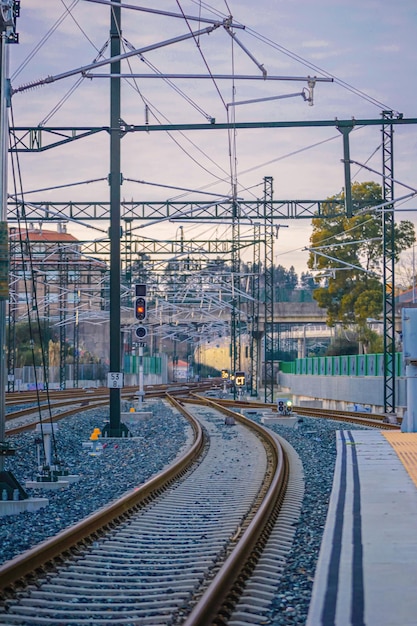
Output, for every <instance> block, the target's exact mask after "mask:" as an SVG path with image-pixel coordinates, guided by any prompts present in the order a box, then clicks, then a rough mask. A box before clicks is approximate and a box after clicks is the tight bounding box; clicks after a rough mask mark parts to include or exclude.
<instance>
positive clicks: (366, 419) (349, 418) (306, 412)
mask: <svg viewBox="0 0 417 626" xmlns="http://www.w3.org/2000/svg"><path fill="white" fill-rule="evenodd" d="M193 395H194V396H195V397H196V398H197V400H198V398H201V396H200V395H199V394H198V393H194V394H193ZM216 402H217V403H218V404H221V405H222V406H225V407H235V408H236V409H253V410H256V409H259V410H263V411H265V410H270V411H273V412H276V411H277V405H276V404H275V403H265V402H256V401H247V400H229V399H225V398H217V399H216ZM292 411H293V415H298V416H300V417H303V416H305V417H317V418H321V419H330V420H335V421H340V422H348V423H351V424H356V425H359V426H368V427H369V428H381V429H386V430H398V429H399V428H400V427H401V421H402V420H401V418H399V419H398V424H393V423H390V422H387V421H386V420H385V416H384V415H382V414H377V413H363V412H360V411H342V410H339V409H315V408H310V407H299V406H293V409H292Z"/></svg>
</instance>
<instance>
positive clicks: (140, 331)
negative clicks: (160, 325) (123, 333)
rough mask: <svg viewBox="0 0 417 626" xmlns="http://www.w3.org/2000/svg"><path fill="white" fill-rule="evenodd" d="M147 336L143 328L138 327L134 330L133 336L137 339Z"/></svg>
mask: <svg viewBox="0 0 417 626" xmlns="http://www.w3.org/2000/svg"><path fill="white" fill-rule="evenodd" d="M147 334H148V331H147V330H146V328H145V327H144V326H138V327H137V328H136V330H135V335H136V337H137V338H138V339H143V338H144V337H146V335H147Z"/></svg>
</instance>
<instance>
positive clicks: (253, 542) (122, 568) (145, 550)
mask: <svg viewBox="0 0 417 626" xmlns="http://www.w3.org/2000/svg"><path fill="white" fill-rule="evenodd" d="M171 401H172V402H173V403H174V405H176V407H177V409H178V410H181V412H183V413H184V414H186V415H187V416H188V419H190V421H191V422H192V423H193V428H194V433H195V441H194V443H193V445H192V447H191V449H190V450H189V451H188V452H187V453H186V454H185V455H184V456H183V457H181V459H180V460H179V461H178V462H177V463H176V464H175V467H172V468H170V469H169V470H166V471H165V472H163V473H161V474H160V475H158V476H156V477H154V478H153V479H152V480H151V481H149V482H148V483H146V484H145V485H143V486H141V487H139V488H138V489H137V490H135V491H134V492H131V493H129V494H127V495H126V496H125V497H124V498H122V499H121V500H118V501H117V502H115V503H113V504H112V505H111V506H110V507H108V508H106V509H104V510H102V511H100V512H97V513H96V514H94V515H93V516H91V517H89V518H87V519H86V520H84V521H83V522H81V523H79V524H77V525H76V526H75V527H73V528H71V529H68V530H66V531H64V532H63V533H60V535H58V536H57V537H55V538H53V539H51V540H50V541H47V542H44V543H43V544H41V545H39V546H37V547H36V548H35V549H33V550H31V551H29V552H28V553H25V554H24V555H21V556H20V557H17V558H16V559H13V560H12V561H9V562H8V563H6V564H5V565H4V566H3V567H2V568H0V587H1V588H2V589H3V598H4V600H3V603H2V606H1V608H0V620H1V623H3V624H33V625H34V624H51V625H52V624H65V625H66V626H72V625H74V626H75V625H76V626H81V625H82V624H89V625H90V624H109V623H111V624H159V625H160V624H164V625H168V624H183V623H186V624H187V625H188V626H192V625H197V624H198V625H199V626H203V625H204V624H207V625H208V624H212V623H213V622H214V623H223V622H222V620H223V618H222V617H219V616H221V615H225V614H227V615H229V616H230V613H231V608H230V607H231V606H232V605H233V604H234V603H235V601H236V599H237V597H238V595H240V590H241V587H242V577H244V578H247V577H248V576H249V575H250V573H251V572H252V571H253V569H254V567H255V565H256V563H257V561H258V558H259V555H260V553H261V549H262V546H264V545H265V543H266V540H267V536H268V535H269V533H270V532H271V530H272V528H273V525H274V522H275V519H276V516H277V510H278V508H279V506H280V504H281V502H282V500H283V497H284V493H285V490H286V486H287V482H288V464H287V461H286V457H285V454H284V453H283V450H282V447H281V445H280V444H279V442H278V441H277V439H276V438H274V437H273V436H272V435H270V434H268V433H267V432H266V431H264V429H263V428H262V427H260V426H259V425H256V424H254V423H253V422H250V421H248V420H245V418H243V417H241V416H240V417H238V416H236V415H235V414H234V415H235V416H236V418H237V419H238V420H239V422H236V424H235V425H226V424H225V418H224V415H220V414H219V410H222V411H223V412H226V413H227V414H228V416H229V421H233V420H230V417H231V415H232V412H231V411H230V410H229V409H224V408H223V409H221V408H220V407H219V405H216V404H215V403H214V402H212V401H209V402H208V403H207V405H205V406H201V405H198V406H195V405H193V406H192V407H191V408H190V409H188V410H185V409H184V407H183V406H181V404H180V403H179V402H178V401H175V400H174V399H173V398H171ZM191 413H193V414H194V415H195V416H196V417H197V418H198V422H199V423H201V424H202V426H199V425H198V423H197V422H196V419H195V417H193V416H192V415H191ZM203 430H204V432H205V433H206V436H205V437H204V436H203ZM243 459H244V463H243V462H242V460H243ZM242 572H243V573H242ZM28 581H29V582H31V584H30V585H29V586H27V582H28ZM20 587H22V589H21V590H19V589H20ZM231 598H232V599H231ZM216 620H220V621H216Z"/></svg>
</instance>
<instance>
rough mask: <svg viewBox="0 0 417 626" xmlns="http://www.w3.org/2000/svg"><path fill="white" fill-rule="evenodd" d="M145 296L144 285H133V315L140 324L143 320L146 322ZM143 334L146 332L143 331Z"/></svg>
mask: <svg viewBox="0 0 417 626" xmlns="http://www.w3.org/2000/svg"><path fill="white" fill-rule="evenodd" d="M146 294H147V289H146V285H144V284H140V285H135V295H136V302H135V315H136V319H137V320H139V321H140V322H143V321H144V320H146V315H147V310H146ZM145 334H146V331H145ZM138 336H139V335H138ZM144 336H145V335H142V337H144Z"/></svg>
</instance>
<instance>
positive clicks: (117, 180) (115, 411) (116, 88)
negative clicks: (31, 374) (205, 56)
mask: <svg viewBox="0 0 417 626" xmlns="http://www.w3.org/2000/svg"><path fill="white" fill-rule="evenodd" d="M117 4H120V0H116V2H113V4H112V6H111V8H110V54H111V57H112V58H114V57H118V56H119V55H120V37H121V8H120V6H117ZM110 71H111V78H110V175H109V184H110V230H109V232H110V372H111V374H113V376H110V377H109V378H110V379H112V380H113V381H117V383H115V385H114V386H110V391H109V403H110V422H109V424H108V427H107V426H105V427H104V429H103V434H105V435H107V436H109V437H121V436H122V435H126V434H127V427H126V426H124V425H122V424H121V422H120V396H121V385H122V384H123V383H122V381H123V375H122V372H121V361H122V358H121V347H122V346H121V332H120V326H121V324H120V317H121V316H120V304H121V303H120V274H121V259H120V256H121V255H120V237H121V232H120V227H121V219H120V197H121V193H120V187H121V184H122V175H121V172H120V139H121V118H120V59H119V60H117V61H112V63H111V64H110ZM113 74H115V75H118V76H112V75H113ZM119 385H120V386H119Z"/></svg>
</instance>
